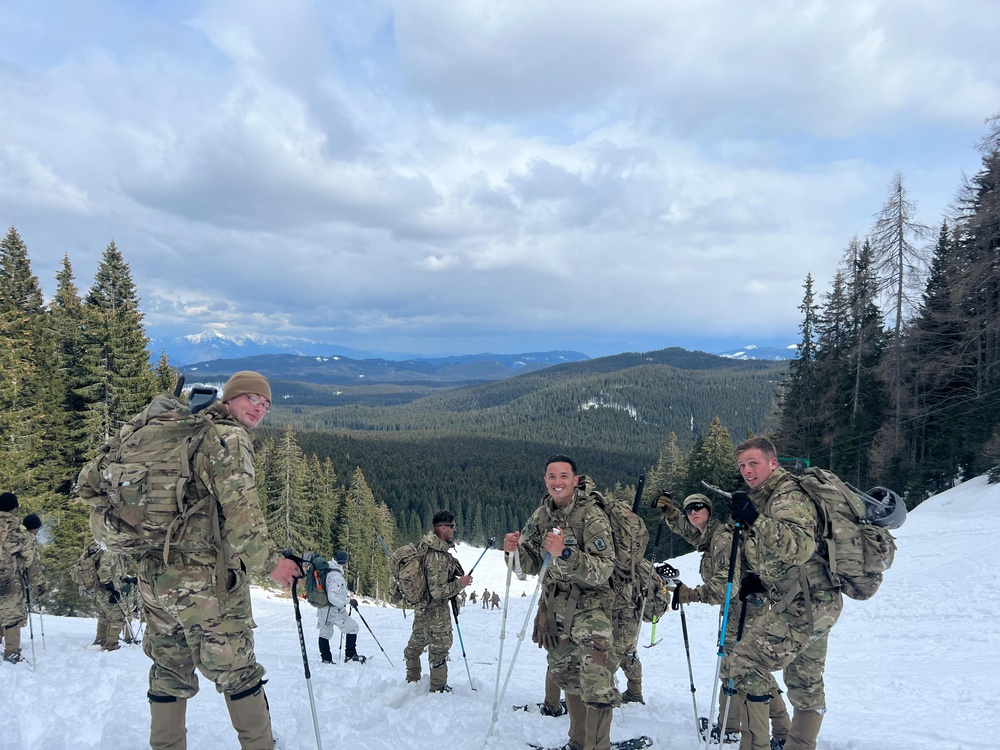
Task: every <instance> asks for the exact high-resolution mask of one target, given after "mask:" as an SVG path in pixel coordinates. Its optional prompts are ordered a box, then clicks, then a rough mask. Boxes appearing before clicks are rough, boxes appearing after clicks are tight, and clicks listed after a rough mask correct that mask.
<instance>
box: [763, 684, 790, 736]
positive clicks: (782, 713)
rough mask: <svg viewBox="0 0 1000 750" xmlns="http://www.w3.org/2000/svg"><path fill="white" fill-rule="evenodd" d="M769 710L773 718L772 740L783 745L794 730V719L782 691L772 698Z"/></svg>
mask: <svg viewBox="0 0 1000 750" xmlns="http://www.w3.org/2000/svg"><path fill="white" fill-rule="evenodd" d="M768 708H769V709H770V712H769V715H770V718H771V739H772V740H777V741H778V742H779V743H783V742H785V740H787V739H788V732H789V730H790V729H791V728H792V717H791V716H789V715H788V706H786V705H785V699H784V698H782V697H781V691H780V690H779V691H778V694H777V695H776V696H774V697H773V698H771V702H770V703H769V704H768Z"/></svg>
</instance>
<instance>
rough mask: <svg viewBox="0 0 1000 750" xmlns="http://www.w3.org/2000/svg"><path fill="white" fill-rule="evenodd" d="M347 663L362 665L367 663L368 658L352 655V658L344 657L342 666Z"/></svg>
mask: <svg viewBox="0 0 1000 750" xmlns="http://www.w3.org/2000/svg"><path fill="white" fill-rule="evenodd" d="M349 661H356V662H358V663H359V664H364V663H365V662H366V661H368V657H367V656H362V655H361V654H354V655H353V656H345V657H344V664H346V663H347V662H349Z"/></svg>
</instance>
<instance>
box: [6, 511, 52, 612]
mask: <svg viewBox="0 0 1000 750" xmlns="http://www.w3.org/2000/svg"><path fill="white" fill-rule="evenodd" d="M22 571H27V572H28V581H29V582H30V583H31V585H32V587H35V586H37V585H38V584H40V583H41V581H42V564H41V559H40V558H39V554H38V545H37V544H36V543H35V539H34V537H33V536H32V535H31V532H30V531H27V530H26V529H25V528H24V527H23V526H22V525H21V519H19V518H18V517H17V516H15V515H14V514H13V513H8V512H7V511H0V597H8V596H18V597H20V596H21V595H22V592H23V587H22V584H21V573H22Z"/></svg>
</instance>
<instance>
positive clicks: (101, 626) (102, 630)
mask: <svg viewBox="0 0 1000 750" xmlns="http://www.w3.org/2000/svg"><path fill="white" fill-rule="evenodd" d="M107 637H108V621H107V620H105V619H104V618H103V617H98V618H97V635H95V636H94V642H93V643H91V644H90V645H91V646H103V645H104V639H105V638H107Z"/></svg>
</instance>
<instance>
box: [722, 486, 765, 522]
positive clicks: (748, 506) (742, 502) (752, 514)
mask: <svg viewBox="0 0 1000 750" xmlns="http://www.w3.org/2000/svg"><path fill="white" fill-rule="evenodd" d="M729 512H730V513H731V514H732V516H733V518H734V519H735V520H736V521H739V522H740V523H741V524H743V525H744V526H753V522H754V521H756V520H757V516H759V515H760V513H758V512H757V509H756V508H755V507H754V506H753V503H752V502H750V496H749V495H748V494H747V493H745V492H734V493H733V496H732V498H730V500H729Z"/></svg>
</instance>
